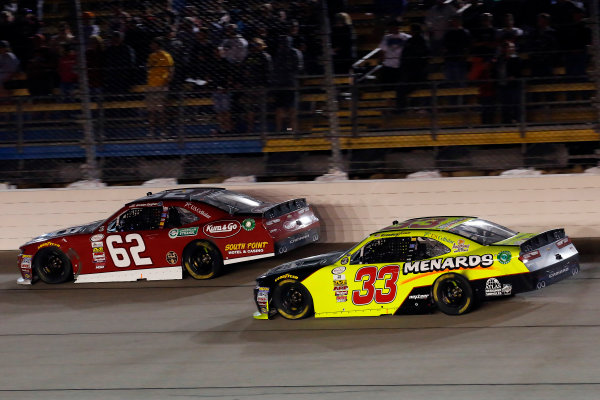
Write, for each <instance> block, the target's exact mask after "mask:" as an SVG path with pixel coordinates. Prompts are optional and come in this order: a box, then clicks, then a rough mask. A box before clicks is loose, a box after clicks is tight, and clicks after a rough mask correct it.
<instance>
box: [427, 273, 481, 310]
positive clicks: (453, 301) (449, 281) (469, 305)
mask: <svg viewBox="0 0 600 400" xmlns="http://www.w3.org/2000/svg"><path fill="white" fill-rule="evenodd" d="M431 296H432V298H433V301H434V302H435V304H436V306H437V307H438V308H439V309H440V311H441V312H443V313H444V314H448V315H463V314H466V313H468V312H469V311H471V310H472V309H473V308H474V307H475V306H476V300H477V299H476V297H475V294H474V292H473V288H472V287H471V284H470V283H469V281H468V280H467V278H465V277H464V276H462V275H460V274H455V273H449V274H444V275H442V276H440V277H439V278H437V279H436V281H435V282H434V283H433V286H432V288H431Z"/></svg>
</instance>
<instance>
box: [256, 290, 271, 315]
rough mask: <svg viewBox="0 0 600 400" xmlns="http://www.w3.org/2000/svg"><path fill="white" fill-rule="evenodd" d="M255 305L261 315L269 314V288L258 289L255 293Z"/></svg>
mask: <svg viewBox="0 0 600 400" xmlns="http://www.w3.org/2000/svg"><path fill="white" fill-rule="evenodd" d="M256 303H257V304H258V308H259V309H260V312H261V313H262V314H267V313H268V312H269V288H268V287H259V288H258V291H257V293H256Z"/></svg>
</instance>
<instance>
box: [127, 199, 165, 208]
mask: <svg viewBox="0 0 600 400" xmlns="http://www.w3.org/2000/svg"><path fill="white" fill-rule="evenodd" d="M162 205H163V203H162V201H159V202H158V203H138V204H131V205H130V206H129V208H134V207H158V206H162Z"/></svg>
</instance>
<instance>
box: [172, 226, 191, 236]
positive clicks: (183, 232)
mask: <svg viewBox="0 0 600 400" xmlns="http://www.w3.org/2000/svg"><path fill="white" fill-rule="evenodd" d="M197 234H198V227H197V226H195V227H193V228H173V229H171V230H170V231H169V237H170V238H171V239H176V238H178V237H185V236H196V235H197Z"/></svg>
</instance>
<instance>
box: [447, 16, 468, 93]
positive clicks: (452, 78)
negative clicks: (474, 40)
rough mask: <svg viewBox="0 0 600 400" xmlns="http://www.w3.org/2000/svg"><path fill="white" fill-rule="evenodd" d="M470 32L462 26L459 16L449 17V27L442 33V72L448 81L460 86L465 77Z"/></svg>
mask: <svg viewBox="0 0 600 400" xmlns="http://www.w3.org/2000/svg"><path fill="white" fill-rule="evenodd" d="M470 47H471V34H470V33H469V31H468V30H466V29H465V28H463V27H462V25H461V20H460V16H458V15H455V16H453V17H451V18H450V29H449V30H448V31H447V32H446V34H445V35H444V40H443V49H444V72H445V75H446V80H447V81H448V82H458V83H459V84H460V85H461V86H462V85H463V84H464V82H465V80H466V78H467V71H468V64H467V58H468V56H469V48H470Z"/></svg>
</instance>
